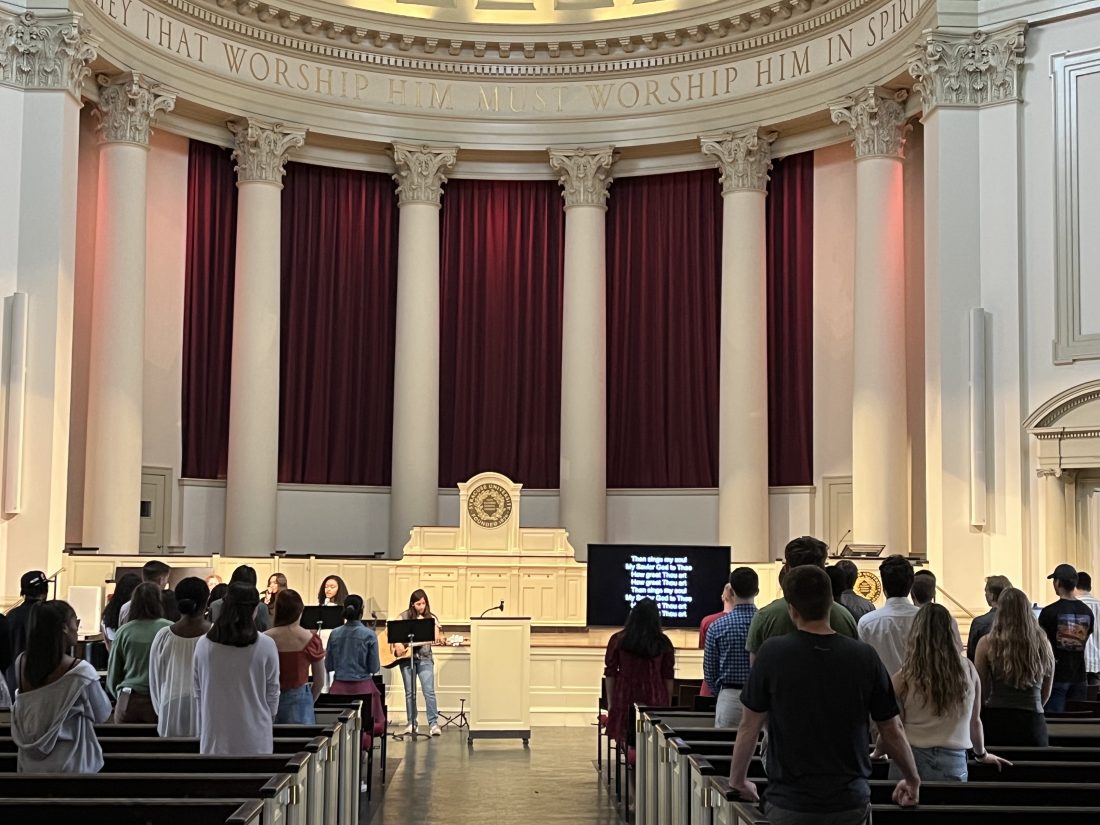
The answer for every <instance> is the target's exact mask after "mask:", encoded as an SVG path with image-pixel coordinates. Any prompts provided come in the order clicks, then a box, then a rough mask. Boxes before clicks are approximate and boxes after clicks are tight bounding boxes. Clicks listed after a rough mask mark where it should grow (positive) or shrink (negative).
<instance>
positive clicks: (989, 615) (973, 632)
mask: <svg viewBox="0 0 1100 825" xmlns="http://www.w3.org/2000/svg"><path fill="white" fill-rule="evenodd" d="M1010 587H1012V582H1010V581H1009V580H1008V576H987V577H986V580H985V603H986V604H988V605H989V610H988V611H987V612H985V613H983V614H982V615H981V616H978V617H977V618H976V619H974V621H972V622H971V623H970V632H969V633H967V634H966V658H968V659H969V660H970V661H972V662H973V661H974V659H975V657H976V656H977V652H978V642H980V641H981V640H982V636H985V635H986V634H987V633H989V631H990V630H991V629H992V628H993V619H994V618H996V616H997V599H998V598H1000V595H1001V593H1003V592H1004V591H1005V590H1007V589H1008V588H1010Z"/></svg>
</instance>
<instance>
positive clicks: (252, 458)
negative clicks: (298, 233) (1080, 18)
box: [225, 118, 305, 556]
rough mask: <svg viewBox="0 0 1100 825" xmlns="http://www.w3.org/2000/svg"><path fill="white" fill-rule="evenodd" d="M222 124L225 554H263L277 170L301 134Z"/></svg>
mask: <svg viewBox="0 0 1100 825" xmlns="http://www.w3.org/2000/svg"><path fill="white" fill-rule="evenodd" d="M228 125H229V130H230V131H231V132H232V133H233V137H234V140H235V148H234V150H233V159H234V160H235V161H236V162H237V257H236V276H235V282H234V285H233V354H232V359H233V360H232V377H231V379H230V384H229V463H228V467H227V471H226V482H225V554H226V555H235V556H264V555H267V554H269V553H271V552H272V551H273V550H274V549H275V516H276V509H275V498H276V491H277V485H278V464H279V302H280V296H281V288H280V277H281V272H280V268H279V265H280V243H279V233H280V230H281V225H282V222H281V217H282V201H281V195H282V188H283V174H284V171H285V169H284V167H285V165H286V159H287V152H289V151H290V150H291V149H295V148H297V147H299V146H301V145H302V144H303V143H304V142H305V132H304V131H302V130H301V129H292V128H288V127H286V126H284V125H282V124H280V123H267V122H265V121H262V120H257V119H255V118H246V119H243V120H236V121H232V122H231V123H229V124H228Z"/></svg>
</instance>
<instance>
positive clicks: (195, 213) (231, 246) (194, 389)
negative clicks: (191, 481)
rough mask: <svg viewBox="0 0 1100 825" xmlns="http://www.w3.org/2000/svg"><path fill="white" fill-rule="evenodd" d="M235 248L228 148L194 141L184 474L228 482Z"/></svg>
mask: <svg viewBox="0 0 1100 825" xmlns="http://www.w3.org/2000/svg"><path fill="white" fill-rule="evenodd" d="M236 248H237V176H236V174H235V173H234V171H233V161H232V160H231V159H230V157H229V150H228V149H223V148H221V147H220V146H213V145H211V144H209V143H201V142H199V141H197V140H193V141H191V143H190V146H189V149H188V164H187V269H186V275H185V285H184V310H183V387H182V392H183V411H182V422H181V423H182V431H183V475H184V476H185V477H188V478H225V468H226V462H227V460H228V454H229V367H230V353H231V350H232V344H233V273H234V268H235V256H236Z"/></svg>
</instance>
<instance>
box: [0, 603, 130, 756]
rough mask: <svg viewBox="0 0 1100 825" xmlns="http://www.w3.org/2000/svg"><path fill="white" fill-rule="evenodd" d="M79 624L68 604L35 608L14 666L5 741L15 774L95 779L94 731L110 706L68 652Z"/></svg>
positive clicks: (90, 672)
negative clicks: (9, 742) (12, 748)
mask: <svg viewBox="0 0 1100 825" xmlns="http://www.w3.org/2000/svg"><path fill="white" fill-rule="evenodd" d="M79 629H80V619H78V618H77V616H76V612H75V611H74V610H73V609H72V607H70V606H69V604H68V602H62V601H52V602H43V603H42V604H39V605H36V606H35V607H34V609H33V610H32V611H31V615H30V623H29V625H28V628H27V647H26V650H25V651H24V653H22V654H21V655H20V656H19V658H18V659H17V660H16V662H15V670H16V678H17V680H18V685H19V690H18V692H17V693H16V702H15V707H14V708H13V709H12V717H11V735H12V739H13V741H14V742H15V744H16V746H17V747H18V748H19V755H18V757H17V760H16V765H17V767H18V770H19V772H20V773H98V772H99V770H100V768H102V767H103V750H102V748H100V746H99V740H97V739H96V735H95V726H96V725H97V724H100V723H102V722H106V721H107V719H108V718H109V717H110V715H111V703H110V701H109V700H108V699H107V696H106V694H104V693H103V688H101V687H100V686H99V676H98V675H97V674H96V672H95V668H93V667H92V666H91V665H90V664H89V663H88V662H85V661H83V660H81V659H74V658H73V657H72V656H70V655H69V651H70V649H71V648H72V646H73V645H75V644H76V641H77V633H78V632H79Z"/></svg>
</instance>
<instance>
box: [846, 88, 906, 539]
mask: <svg viewBox="0 0 1100 825" xmlns="http://www.w3.org/2000/svg"><path fill="white" fill-rule="evenodd" d="M902 99H904V97H903V96H902V95H901V94H891V93H884V92H880V91H879V90H876V89H873V88H868V89H863V90H861V91H860V92H858V93H857V94H856V95H853V96H852V97H851V98H847V99H845V100H843V101H839V102H838V103H836V104H834V105H833V107H832V117H833V121H834V122H836V123H847V124H848V125H849V126H850V127H851V128H852V131H853V134H854V136H855V146H856V215H855V227H856V265H855V285H854V298H853V300H854V310H853V314H854V324H855V328H854V331H853V338H852V349H853V353H854V359H855V363H854V368H853V381H852V384H853V389H852V540H853V541H854V542H858V543H864V544H885V545H886V552H887V553H903V554H907V553H908V552H909V449H908V429H907V420H908V415H907V407H906V391H905V374H906V363H905V219H904V197H903V196H904V191H903V186H902V184H903V175H902V147H903V145H904V143H905V137H904V135H905V131H906V128H907V127H906V125H905V120H906V118H905V111H904V108H903V106H902V104H901V100H902Z"/></svg>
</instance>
